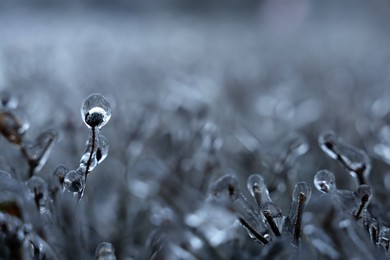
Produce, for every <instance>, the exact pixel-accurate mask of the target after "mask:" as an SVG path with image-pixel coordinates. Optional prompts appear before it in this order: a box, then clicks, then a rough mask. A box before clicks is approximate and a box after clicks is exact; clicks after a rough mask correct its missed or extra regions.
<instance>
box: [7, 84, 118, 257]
mask: <svg viewBox="0 0 390 260" xmlns="http://www.w3.org/2000/svg"><path fill="white" fill-rule="evenodd" d="M17 104H18V102H17V99H16V98H14V97H13V96H11V95H10V94H9V93H8V92H3V93H2V95H1V111H0V131H1V133H2V135H3V136H4V137H5V138H6V139H7V140H8V141H9V142H11V143H13V144H15V145H17V146H18V147H19V149H20V151H21V154H22V155H23V157H25V159H26V161H27V163H28V166H29V175H28V176H27V181H26V182H25V183H20V182H19V181H17V180H16V179H14V178H12V176H11V175H10V174H9V173H8V172H5V171H1V172H0V186H1V191H2V197H1V201H0V245H1V246H0V257H1V258H6V259H57V258H59V256H58V255H56V253H55V252H54V250H52V248H51V247H50V245H49V244H48V243H47V242H46V241H45V239H43V237H44V236H45V232H44V230H40V229H39V228H37V227H34V228H33V226H32V225H31V223H29V221H33V220H34V218H41V219H43V220H44V221H43V222H45V223H44V224H50V223H51V224H54V222H55V221H56V220H55V218H56V217H55V200H56V198H57V193H58V192H62V193H64V192H65V193H67V192H70V193H72V194H73V195H74V197H76V198H77V199H78V200H80V199H81V197H82V195H83V193H84V190H85V185H86V181H87V176H88V174H89V173H90V172H91V171H92V170H93V169H94V168H95V167H96V166H97V165H98V164H100V163H101V162H102V161H103V160H104V159H105V158H106V157H107V155H108V149H109V145H108V142H107V140H106V138H105V137H104V136H103V135H101V134H100V129H101V128H102V127H103V126H104V125H105V124H106V123H107V122H108V121H109V119H110V117H111V107H110V104H109V103H108V101H107V100H106V99H105V97H104V96H102V95H101V94H92V95H90V96H88V97H87V98H86V99H85V100H84V102H83V104H82V108H81V116H82V119H83V121H84V123H85V124H86V125H87V127H88V128H89V130H90V133H89V139H88V141H87V149H86V152H85V153H84V155H83V156H82V157H81V160H80V164H79V167H78V168H77V169H76V170H68V169H67V168H66V167H65V166H58V167H57V168H56V169H55V171H54V173H53V176H52V177H51V179H50V181H49V182H47V181H46V180H44V179H43V178H41V177H39V176H37V175H35V173H37V172H39V170H40V169H41V168H42V167H43V166H44V164H45V162H46V160H47V158H48V155H49V153H50V150H51V147H52V146H53V145H54V143H55V141H56V139H57V136H58V134H57V132H56V131H53V130H49V131H46V132H43V133H42V134H40V135H39V136H38V137H37V138H36V140H35V141H34V142H31V141H28V140H25V138H24V134H25V132H26V131H27V129H28V128H29V123H28V121H27V119H26V117H25V116H24V114H23V113H22V112H21V111H20V110H18V109H17ZM18 177H20V178H25V177H26V176H18ZM23 185H25V187H26V188H23V187H22V186H23ZM25 190H27V193H25V192H24V191H25ZM26 201H34V204H35V206H36V208H37V209H38V216H36V215H34V212H35V211H34V209H26V207H28V205H29V203H25V202H26ZM75 210H76V209H75ZM96 258H97V259H116V258H115V252H114V248H113V247H112V245H111V244H110V243H107V242H103V243H101V244H100V245H99V246H98V247H97V249H96Z"/></svg>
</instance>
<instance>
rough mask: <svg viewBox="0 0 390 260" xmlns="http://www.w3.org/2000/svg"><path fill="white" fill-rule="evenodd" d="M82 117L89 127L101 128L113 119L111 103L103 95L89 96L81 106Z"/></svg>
mask: <svg viewBox="0 0 390 260" xmlns="http://www.w3.org/2000/svg"><path fill="white" fill-rule="evenodd" d="M81 117H82V119H83V121H84V123H85V124H86V125H87V126H88V127H90V128H94V127H97V128H101V127H103V126H104V125H105V124H107V122H108V121H109V120H110V118H111V106H110V103H108V101H107V100H106V98H105V97H104V96H103V95H101V94H98V93H95V94H92V95H89V96H88V97H87V98H86V99H85V100H84V102H83V104H82V106H81Z"/></svg>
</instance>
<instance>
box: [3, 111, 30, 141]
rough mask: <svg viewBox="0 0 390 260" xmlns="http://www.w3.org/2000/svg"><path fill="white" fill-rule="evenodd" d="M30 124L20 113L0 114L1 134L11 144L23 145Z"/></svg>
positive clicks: (4, 112)
mask: <svg viewBox="0 0 390 260" xmlns="http://www.w3.org/2000/svg"><path fill="white" fill-rule="evenodd" d="M29 127H30V123H29V122H28V120H27V118H26V117H25V115H24V114H23V113H21V112H20V111H16V110H15V111H12V113H11V112H9V111H3V112H0V132H1V133H2V135H3V136H4V137H5V138H6V139H7V140H8V141H9V142H11V143H14V144H17V145H19V144H21V142H22V138H23V135H24V133H25V132H26V131H27V129H28V128H29Z"/></svg>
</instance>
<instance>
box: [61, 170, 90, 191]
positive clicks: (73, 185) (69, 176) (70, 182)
mask: <svg viewBox="0 0 390 260" xmlns="http://www.w3.org/2000/svg"><path fill="white" fill-rule="evenodd" d="M84 184H85V183H84V175H83V173H82V172H80V171H78V170H71V171H69V172H67V173H66V175H65V179H64V185H65V188H66V189H67V190H68V191H69V192H73V193H81V192H82V191H83V189H84Z"/></svg>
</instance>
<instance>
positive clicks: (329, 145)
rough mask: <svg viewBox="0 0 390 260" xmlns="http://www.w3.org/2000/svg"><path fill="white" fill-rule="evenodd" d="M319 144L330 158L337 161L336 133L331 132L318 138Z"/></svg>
mask: <svg viewBox="0 0 390 260" xmlns="http://www.w3.org/2000/svg"><path fill="white" fill-rule="evenodd" d="M318 144H319V145H320V148H321V150H322V151H324V152H325V153H326V154H327V155H328V156H329V157H330V158H332V159H335V160H337V155H338V153H339V152H338V140H337V136H336V134H335V133H334V132H332V131H329V132H325V133H323V134H321V135H320V136H319V138H318Z"/></svg>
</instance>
